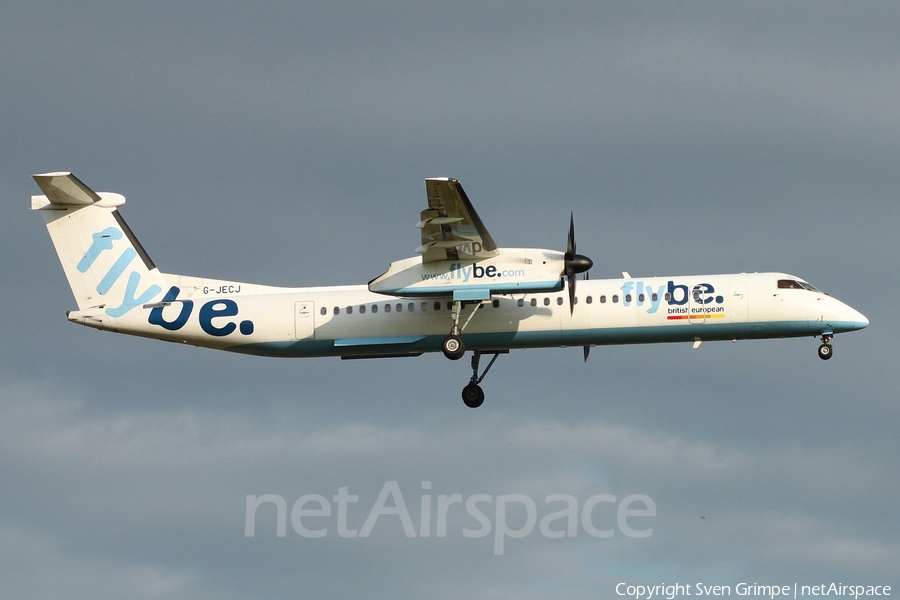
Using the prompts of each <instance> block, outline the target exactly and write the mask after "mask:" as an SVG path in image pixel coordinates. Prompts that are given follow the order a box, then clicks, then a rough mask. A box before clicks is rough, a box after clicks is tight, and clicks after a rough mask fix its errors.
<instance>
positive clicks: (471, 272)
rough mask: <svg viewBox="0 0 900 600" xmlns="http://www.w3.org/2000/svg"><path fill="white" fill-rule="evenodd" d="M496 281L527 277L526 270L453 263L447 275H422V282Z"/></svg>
mask: <svg viewBox="0 0 900 600" xmlns="http://www.w3.org/2000/svg"><path fill="white" fill-rule="evenodd" d="M485 277H487V278H488V279H496V278H498V277H525V269H498V268H497V267H496V265H485V266H482V265H468V266H463V264H462V263H451V264H450V270H449V272H447V273H422V281H433V280H441V281H461V282H462V283H466V282H468V281H469V280H470V279H483V278H485Z"/></svg>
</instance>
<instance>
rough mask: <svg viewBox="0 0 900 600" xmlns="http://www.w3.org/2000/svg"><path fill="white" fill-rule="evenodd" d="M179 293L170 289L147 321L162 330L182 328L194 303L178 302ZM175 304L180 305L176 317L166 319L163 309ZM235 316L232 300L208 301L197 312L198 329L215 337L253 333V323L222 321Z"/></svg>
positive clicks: (189, 301) (173, 287) (236, 306)
mask: <svg viewBox="0 0 900 600" xmlns="http://www.w3.org/2000/svg"><path fill="white" fill-rule="evenodd" d="M180 292H181V290H179V289H178V288H177V287H175V286H174V285H173V286H172V287H170V288H169V291H168V292H166V295H165V296H164V297H163V299H162V302H161V303H160V305H159V306H155V307H153V310H151V311H150V317H149V318H148V319H147V321H148V322H149V323H150V324H151V325H159V326H160V327H162V328H163V329H167V330H169V331H178V330H179V329H181V328H182V327H184V326H185V324H186V323H187V322H188V319H189V318H190V316H191V313H192V312H193V311H194V301H193V300H179V299H178V294H179V293H180ZM175 303H179V304H181V309H180V310H179V312H178V315H177V316H176V317H175V318H174V319H172V320H169V319H166V317H165V315H163V308H164V307H166V306H171V305H173V304H175ZM237 314H238V305H237V302H235V301H234V300H231V299H229V298H216V299H215V300H210V301H209V302H207V303H205V304H204V305H203V306H201V307H200V310H199V312H198V319H199V321H200V329H202V330H203V331H205V332H206V333H208V334H209V335H213V336H216V337H223V336H226V335H228V334H230V333H234V331H235V330H238V331H240V332H241V333H242V334H243V335H250V334H251V333H253V321H241V322H240V323H239V324H235V322H234V321H232V320H230V319H229V320H227V321H223V320H222V319H223V318H225V317H236V316H237ZM213 319H217V321H216V323H213Z"/></svg>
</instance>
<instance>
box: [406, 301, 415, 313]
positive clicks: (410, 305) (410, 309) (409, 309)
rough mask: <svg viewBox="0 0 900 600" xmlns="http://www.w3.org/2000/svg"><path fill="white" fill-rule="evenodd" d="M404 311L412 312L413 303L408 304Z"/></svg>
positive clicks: (413, 308)
mask: <svg viewBox="0 0 900 600" xmlns="http://www.w3.org/2000/svg"><path fill="white" fill-rule="evenodd" d="M406 310H408V311H409V312H413V311H414V310H416V304H415V302H410V303H409V306H407V307H406Z"/></svg>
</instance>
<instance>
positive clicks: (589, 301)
mask: <svg viewBox="0 0 900 600" xmlns="http://www.w3.org/2000/svg"><path fill="white" fill-rule="evenodd" d="M585 301H586V302H587V303H588V304H593V303H594V298H593V296H588V297H587V298H586V299H585Z"/></svg>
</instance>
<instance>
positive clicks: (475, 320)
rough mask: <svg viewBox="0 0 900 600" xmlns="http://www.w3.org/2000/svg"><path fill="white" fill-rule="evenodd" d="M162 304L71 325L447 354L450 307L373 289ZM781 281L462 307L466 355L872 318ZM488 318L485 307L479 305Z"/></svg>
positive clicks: (744, 333) (276, 347)
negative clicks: (444, 344) (572, 301)
mask: <svg viewBox="0 0 900 600" xmlns="http://www.w3.org/2000/svg"><path fill="white" fill-rule="evenodd" d="M164 277H165V279H166V283H168V284H169V285H170V286H171V287H170V289H169V291H168V292H167V294H166V295H165V297H163V298H162V301H160V302H154V303H152V304H145V305H143V306H140V307H135V309H133V310H130V311H128V312H127V313H126V314H125V315H123V316H121V317H118V318H113V317H110V316H109V315H108V314H106V312H105V311H104V310H103V309H102V307H101V308H98V309H88V310H81V311H72V312H71V313H70V314H69V320H71V321H74V322H77V323H81V324H83V325H88V326H91V327H96V328H98V329H106V330H113V331H119V332H122V333H129V334H134V335H140V336H145V337H152V338H157V339H163V340H168V341H173V342H181V343H186V344H193V345H196V346H204V347H211V348H218V349H223V350H229V351H233V352H241V353H247V354H257V355H264V356H287V357H289V356H297V357H301V356H342V357H377V356H403V355H417V354H421V353H424V352H436V351H440V349H441V340H442V339H443V338H444V337H446V335H447V333H448V331H449V330H450V326H451V310H450V308H451V303H450V302H449V299H448V298H426V297H409V298H403V297H393V296H388V295H383V294H378V293H373V292H371V291H369V289H368V288H367V286H365V285H359V286H334V287H315V288H275V287H267V286H257V285H250V284H242V283H236V282H229V281H218V280H208V279H200V278H193V277H184V276H177V275H167V274H166V275H164ZM779 281H781V282H785V281H795V282H798V283H799V281H800V280H798V279H797V278H795V277H793V276H790V275H786V274H782V273H752V274H733V275H697V276H675V277H648V278H641V277H637V278H627V279H602V280H590V281H579V282H578V285H577V290H576V291H577V294H576V304H575V306H574V311H571V313H570V307H569V303H568V295H567V290H565V289H563V290H560V291H558V292H550V293H533V294H532V293H510V294H501V295H497V294H495V295H493V296H492V298H491V300H490V301H485V302H483V303H469V304H466V305H464V306H463V309H462V314H461V317H460V321H467V320H468V319H469V316H470V314H471V313H472V312H473V311H475V310H477V311H478V312H477V314H475V315H474V316H473V317H472V319H471V321H469V322H468V325H467V326H466V328H465V329H464V332H463V334H462V338H463V340H464V341H465V345H466V348H467V349H470V350H476V351H485V352H490V351H503V350H506V349H515V348H526V347H532V348H533V347H556V346H591V345H602V344H631V343H654V342H679V341H682V342H685V341H686V342H691V341H693V342H696V341H712V340H738V339H760V338H777V337H799V336H816V337H818V336H822V335H828V336H830V335H833V334H835V333H840V332H845V331H852V330H856V329H862V328H863V327H865V326H866V325H867V324H868V320H866V318H865V317H864V316H863V315H862V314H860V313H859V312H857V311H856V310H854V309H852V308H851V307H849V306H847V305H846V304H844V303H842V302H840V301H838V300H836V299H835V298H832V297H830V296H828V295H827V294H824V293H822V292H820V291H818V290H815V289H811V288H810V289H805V288H803V287H800V286H799V285H798V286H797V287H794V288H785V287H779ZM479 306H480V308H476V307H479Z"/></svg>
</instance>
